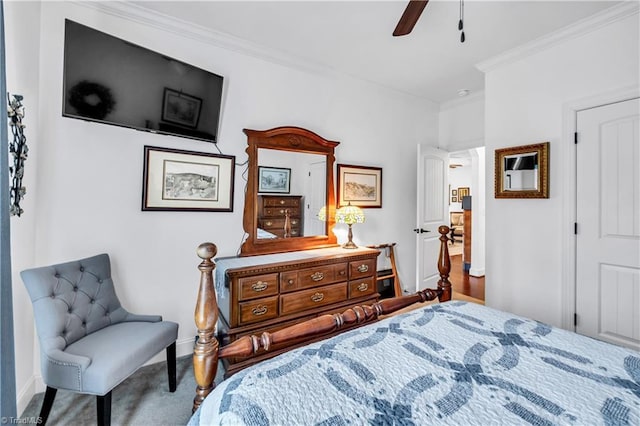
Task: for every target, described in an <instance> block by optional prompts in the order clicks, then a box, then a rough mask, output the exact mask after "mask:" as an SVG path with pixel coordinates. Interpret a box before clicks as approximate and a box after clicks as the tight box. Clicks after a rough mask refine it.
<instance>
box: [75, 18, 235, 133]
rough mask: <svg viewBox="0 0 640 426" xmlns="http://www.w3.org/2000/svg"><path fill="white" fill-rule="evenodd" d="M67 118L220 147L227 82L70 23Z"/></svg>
mask: <svg viewBox="0 0 640 426" xmlns="http://www.w3.org/2000/svg"><path fill="white" fill-rule="evenodd" d="M63 78H64V83H63V103H62V115H63V116H64V117H71V118H78V119H82V120H89V121H97V122H100V123H104V124H113V125H116V126H124V127H130V128H133V129H137V130H144V131H149V132H154V133H161V134H170V135H175V136H181V137H187V138H192V139H198V140H202V141H206V142H213V143H216V142H217V135H218V125H219V120H220V108H221V104H222V85H223V77H222V76H219V75H217V74H214V73H212V72H209V71H205V70H203V69H200V68H196V67H194V66H192V65H189V64H185V63H184V62H181V61H178V60H176V59H173V58H170V57H168V56H166V55H163V54H160V53H158V52H154V51H151V50H149V49H146V48H144V47H141V46H138V45H135V44H133V43H129V42H127V41H125V40H122V39H119V38H117V37H114V36H111V35H109V34H106V33H103V32H101V31H97V30H94V29H92V28H89V27H87V26H85V25H82V24H78V23H77V22H73V21H71V20H66V21H65V39H64V72H63Z"/></svg>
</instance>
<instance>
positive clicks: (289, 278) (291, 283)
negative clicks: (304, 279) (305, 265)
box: [280, 271, 299, 293]
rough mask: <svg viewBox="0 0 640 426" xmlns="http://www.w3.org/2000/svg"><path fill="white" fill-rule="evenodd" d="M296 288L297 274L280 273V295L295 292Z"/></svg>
mask: <svg viewBox="0 0 640 426" xmlns="http://www.w3.org/2000/svg"><path fill="white" fill-rule="evenodd" d="M298 288H299V286H298V272H297V271H288V272H281V273H280V291H281V292H282V293H286V292H290V291H294V290H297V289H298Z"/></svg>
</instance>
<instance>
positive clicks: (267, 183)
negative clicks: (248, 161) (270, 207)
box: [258, 166, 291, 194]
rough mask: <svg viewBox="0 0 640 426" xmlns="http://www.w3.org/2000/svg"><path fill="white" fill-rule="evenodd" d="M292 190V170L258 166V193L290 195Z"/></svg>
mask: <svg viewBox="0 0 640 426" xmlns="http://www.w3.org/2000/svg"><path fill="white" fill-rule="evenodd" d="M290 188H291V169H287V168H282V167H262V166H258V192H275V193H279V194H288V193H289V191H290V190H291V189H290Z"/></svg>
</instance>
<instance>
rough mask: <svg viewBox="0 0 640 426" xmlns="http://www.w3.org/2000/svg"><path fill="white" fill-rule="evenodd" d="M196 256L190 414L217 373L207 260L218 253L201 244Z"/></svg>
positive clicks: (210, 274)
mask: <svg viewBox="0 0 640 426" xmlns="http://www.w3.org/2000/svg"><path fill="white" fill-rule="evenodd" d="M197 253H198V256H199V257H200V258H201V259H202V262H201V263H200V265H198V269H199V270H200V288H199V290H198V299H197V301H196V310H195V314H194V319H195V323H196V327H197V329H198V340H197V342H196V344H195V346H194V348H193V375H194V376H195V380H196V384H197V386H196V396H195V398H194V399H193V408H192V411H193V412H195V411H196V410H197V409H198V407H199V406H200V404H201V403H202V401H203V400H204V399H205V398H206V396H207V395H209V393H210V392H211V391H212V390H213V388H214V387H215V383H214V380H215V377H216V372H217V370H218V340H217V339H216V337H215V335H214V333H215V328H216V324H217V322H218V302H217V300H216V290H215V285H214V279H213V270H214V269H215V268H216V264H215V263H214V262H213V261H212V260H211V259H213V257H215V255H216V254H217V253H218V248H217V247H216V245H215V244H213V243H202V244H200V245H199V246H198V250H197Z"/></svg>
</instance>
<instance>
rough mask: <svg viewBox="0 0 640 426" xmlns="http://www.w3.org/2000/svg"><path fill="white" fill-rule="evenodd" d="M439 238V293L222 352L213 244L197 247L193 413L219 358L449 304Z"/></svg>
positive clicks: (311, 323) (247, 339)
mask: <svg viewBox="0 0 640 426" xmlns="http://www.w3.org/2000/svg"><path fill="white" fill-rule="evenodd" d="M438 232H439V233H440V254H439V256H438V271H439V273H440V280H439V281H438V288H436V289H424V290H421V291H419V292H417V293H415V294H412V295H407V296H400V297H394V298H391V299H384V300H381V301H379V302H376V303H373V304H371V305H363V306H354V307H352V308H349V309H347V310H345V311H344V312H342V313H338V314H327V315H322V316H319V317H317V318H313V319H311V320H308V321H304V322H301V323H299V324H295V325H292V326H289V327H286V328H283V329H281V330H278V331H275V332H273V333H268V332H265V333H262V335H261V336H256V335H251V336H244V337H242V338H240V339H238V340H236V341H234V342H233V343H231V344H229V345H227V346H225V347H223V348H219V347H218V346H219V345H218V341H217V339H216V338H215V336H214V331H215V325H216V323H217V321H218V303H217V301H216V297H215V287H214V282H213V270H214V269H215V263H214V262H213V261H212V259H213V257H214V256H215V255H216V253H217V248H216V246H215V244H213V243H203V244H201V245H200V246H199V247H198V250H197V253H198V256H199V257H200V258H201V259H202V262H201V263H200V265H198V269H199V270H200V273H201V278H200V288H199V291H198V300H197V303H196V311H195V322H196V326H197V328H198V340H197V342H196V344H195V348H194V351H193V369H194V376H195V380H196V383H197V387H196V396H195V398H194V400H193V411H194V412H195V411H196V410H197V409H198V407H199V406H200V404H201V403H202V401H203V400H204V398H205V397H206V396H207V395H208V394H209V393H210V392H211V391H212V390H213V388H214V387H215V383H214V379H215V376H216V372H217V369H218V360H219V359H220V358H225V357H246V356H250V355H253V354H255V353H257V352H258V351H261V350H264V351H268V350H269V349H270V348H271V347H272V346H273V345H280V344H285V345H286V343H288V342H294V341H295V342H296V343H299V342H300V341H305V340H311V339H313V338H317V337H320V336H323V335H327V334H331V333H334V332H336V331H338V330H340V329H343V328H348V327H350V326H352V325H355V324H363V323H366V322H369V321H373V320H374V319H377V318H379V317H380V316H382V315H388V314H391V313H393V312H396V311H398V310H400V309H403V308H405V307H408V306H411V305H413V304H414V303H423V302H427V301H431V300H434V299H436V298H438V299H439V300H440V301H441V302H445V301H447V300H451V283H450V282H449V273H450V271H451V261H450V259H449V249H448V242H449V237H448V234H449V228H448V227H447V226H440V227H439V228H438Z"/></svg>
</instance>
